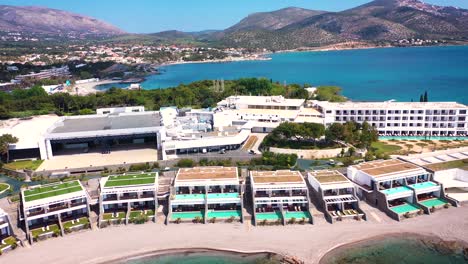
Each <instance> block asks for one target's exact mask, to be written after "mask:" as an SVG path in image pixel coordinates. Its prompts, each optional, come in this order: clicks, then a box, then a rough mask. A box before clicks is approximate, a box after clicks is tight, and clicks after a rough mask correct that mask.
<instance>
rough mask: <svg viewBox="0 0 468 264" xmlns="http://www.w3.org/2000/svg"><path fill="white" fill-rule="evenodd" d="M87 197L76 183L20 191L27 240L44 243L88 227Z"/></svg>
mask: <svg viewBox="0 0 468 264" xmlns="http://www.w3.org/2000/svg"><path fill="white" fill-rule="evenodd" d="M89 200H90V198H89V195H88V193H87V192H86V190H85V189H84V188H83V186H82V185H81V182H80V181H78V180H74V181H68V182H58V183H51V184H46V185H38V186H32V187H29V188H26V189H22V190H21V207H20V208H21V214H22V216H21V220H24V224H25V225H24V226H25V230H26V235H27V238H28V239H29V241H30V242H31V243H33V241H39V240H43V239H46V238H49V237H52V236H59V235H63V234H64V233H65V231H64V230H65V229H66V230H67V232H68V231H73V230H74V229H81V228H83V227H89V218H88V217H89V211H90V208H89Z"/></svg>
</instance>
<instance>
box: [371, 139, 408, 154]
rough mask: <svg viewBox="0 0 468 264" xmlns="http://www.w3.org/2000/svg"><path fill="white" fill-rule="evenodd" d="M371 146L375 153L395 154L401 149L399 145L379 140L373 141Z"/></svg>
mask: <svg viewBox="0 0 468 264" xmlns="http://www.w3.org/2000/svg"><path fill="white" fill-rule="evenodd" d="M371 147H372V148H373V149H375V154H388V155H392V154H396V153H397V152H398V151H400V150H401V147H400V146H396V145H389V144H386V143H384V142H381V141H377V142H373V143H372V144H371Z"/></svg>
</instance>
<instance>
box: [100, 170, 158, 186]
mask: <svg viewBox="0 0 468 264" xmlns="http://www.w3.org/2000/svg"><path fill="white" fill-rule="evenodd" d="M155 182H156V174H155V173H150V174H133V175H132V174H129V175H121V176H109V179H108V180H107V182H106V184H105V186H104V187H120V186H129V185H144V184H154V183H155Z"/></svg>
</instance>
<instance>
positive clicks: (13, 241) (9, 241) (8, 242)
mask: <svg viewBox="0 0 468 264" xmlns="http://www.w3.org/2000/svg"><path fill="white" fill-rule="evenodd" d="M3 242H5V244H3V243H0V250H2V249H4V248H6V247H8V246H13V245H15V244H16V239H15V238H14V237H12V236H9V237H7V238H5V239H3Z"/></svg>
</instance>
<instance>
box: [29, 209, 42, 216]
mask: <svg viewBox="0 0 468 264" xmlns="http://www.w3.org/2000/svg"><path fill="white" fill-rule="evenodd" d="M44 213H45V210H44V209H43V210H39V211H32V212H31V211H30V212H29V214H28V216H35V215H40V214H44Z"/></svg>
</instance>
